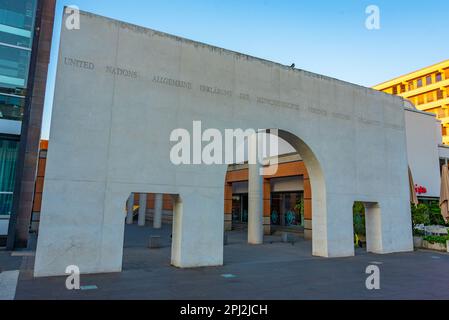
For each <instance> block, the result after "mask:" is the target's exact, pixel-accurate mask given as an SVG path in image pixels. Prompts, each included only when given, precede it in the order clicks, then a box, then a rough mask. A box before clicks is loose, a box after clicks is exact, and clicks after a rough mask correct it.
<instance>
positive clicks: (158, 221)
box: [153, 193, 163, 229]
mask: <svg viewBox="0 0 449 320" xmlns="http://www.w3.org/2000/svg"><path fill="white" fill-rule="evenodd" d="M162 205H163V194H162V193H156V194H155V195H154V214H153V228H155V229H160V228H162Z"/></svg>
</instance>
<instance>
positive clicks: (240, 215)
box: [232, 194, 248, 223]
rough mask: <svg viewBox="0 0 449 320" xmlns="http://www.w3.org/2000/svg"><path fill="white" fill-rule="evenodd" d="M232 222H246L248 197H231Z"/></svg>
mask: <svg viewBox="0 0 449 320" xmlns="http://www.w3.org/2000/svg"><path fill="white" fill-rule="evenodd" d="M232 221H233V222H238V223H241V222H244V223H246V222H248V195H247V194H234V195H233V196H232Z"/></svg>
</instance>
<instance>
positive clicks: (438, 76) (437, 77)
mask: <svg viewBox="0 0 449 320" xmlns="http://www.w3.org/2000/svg"><path fill="white" fill-rule="evenodd" d="M441 80H442V74H441V72H438V73H437V74H436V75H435V81H436V82H440V81H441Z"/></svg>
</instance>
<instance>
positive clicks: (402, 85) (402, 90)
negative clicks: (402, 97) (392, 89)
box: [401, 84, 405, 93]
mask: <svg viewBox="0 0 449 320" xmlns="http://www.w3.org/2000/svg"><path fill="white" fill-rule="evenodd" d="M404 92H405V84H401V93H404Z"/></svg>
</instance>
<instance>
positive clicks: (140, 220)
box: [138, 193, 147, 227]
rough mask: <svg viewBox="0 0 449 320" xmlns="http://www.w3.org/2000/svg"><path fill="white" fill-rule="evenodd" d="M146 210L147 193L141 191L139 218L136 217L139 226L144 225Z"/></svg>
mask: <svg viewBox="0 0 449 320" xmlns="http://www.w3.org/2000/svg"><path fill="white" fill-rule="evenodd" d="M146 212H147V194H146V193H141V194H139V218H138V224H139V227H143V226H145V216H146Z"/></svg>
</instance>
